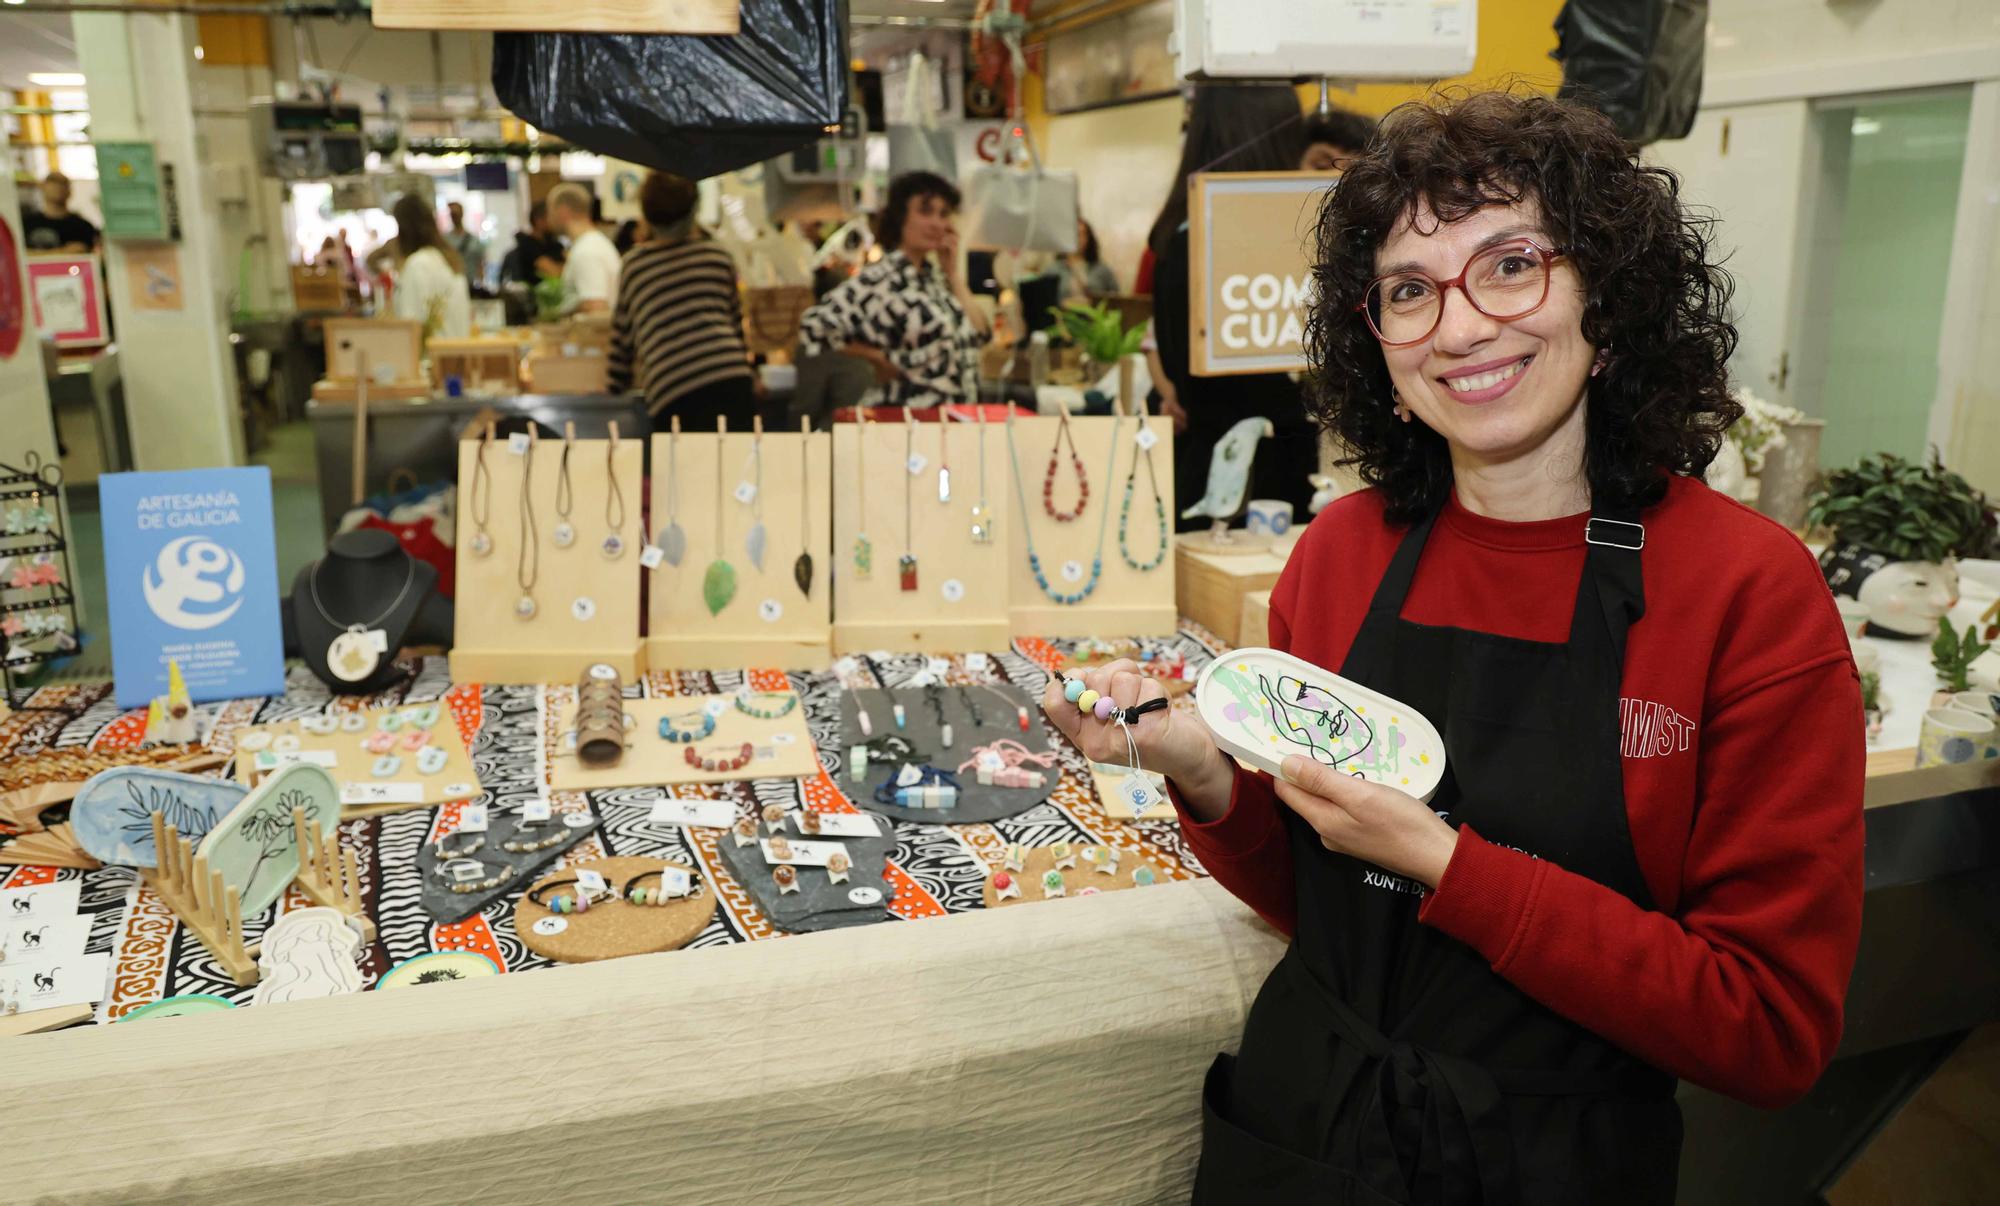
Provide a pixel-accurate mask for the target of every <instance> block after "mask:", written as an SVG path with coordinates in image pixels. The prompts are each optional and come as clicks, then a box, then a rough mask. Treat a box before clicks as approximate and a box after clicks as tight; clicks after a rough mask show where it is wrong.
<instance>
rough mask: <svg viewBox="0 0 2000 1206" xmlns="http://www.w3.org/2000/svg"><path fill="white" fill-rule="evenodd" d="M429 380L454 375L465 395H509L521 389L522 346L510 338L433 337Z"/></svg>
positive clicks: (438, 381) (440, 382)
mask: <svg viewBox="0 0 2000 1206" xmlns="http://www.w3.org/2000/svg"><path fill="white" fill-rule="evenodd" d="M430 353H431V381H432V383H433V384H435V385H436V386H437V387H438V389H439V390H443V389H444V383H445V378H447V377H457V378H458V379H459V382H460V384H461V385H462V386H463V387H464V390H465V392H466V393H468V394H476V395H480V396H484V397H501V398H509V397H512V396H514V395H515V394H518V393H520V392H521V345H520V344H519V343H517V342H515V341H514V340H512V339H502V338H491V337H489V338H483V339H433V340H431V346H430Z"/></svg>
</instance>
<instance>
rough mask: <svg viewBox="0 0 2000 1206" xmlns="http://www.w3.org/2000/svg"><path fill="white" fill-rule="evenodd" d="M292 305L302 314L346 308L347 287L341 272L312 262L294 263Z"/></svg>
mask: <svg viewBox="0 0 2000 1206" xmlns="http://www.w3.org/2000/svg"><path fill="white" fill-rule="evenodd" d="M292 307H293V308H294V309H296V310H297V311H298V312H299V313H301V314H311V313H313V312H315V311H320V310H345V309H346V308H347V289H346V288H345V286H343V285H342V283H341V279H340V273H338V272H335V271H334V270H333V269H331V268H315V267H313V266H311V265H310V264H294V265H292Z"/></svg>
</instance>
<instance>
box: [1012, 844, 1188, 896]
mask: <svg viewBox="0 0 2000 1206" xmlns="http://www.w3.org/2000/svg"><path fill="white" fill-rule="evenodd" d="M1113 849H1116V850H1118V869H1117V870H1116V871H1113V872H1111V873H1109V874H1106V873H1105V872H1102V871H1099V870H1098V869H1097V866H1096V864H1094V863H1090V862H1086V861H1085V860H1084V857H1083V852H1084V851H1085V850H1113ZM1070 850H1071V851H1072V852H1073V853H1074V854H1075V855H1076V865H1075V866H1074V867H1065V868H1063V871H1062V877H1063V897H1070V896H1080V895H1084V894H1085V893H1087V892H1088V891H1089V890H1090V889H1092V888H1095V889H1096V890H1097V891H1099V892H1117V891H1120V890H1122V889H1125V888H1131V887H1136V886H1137V885H1135V884H1134V883H1133V882H1132V873H1133V872H1134V871H1137V870H1138V869H1139V868H1140V867H1151V868H1152V869H1153V882H1154V883H1156V884H1163V883H1166V882H1168V876H1167V872H1166V869H1165V868H1164V867H1162V866H1160V864H1158V863H1156V862H1154V861H1152V860H1151V859H1149V858H1146V857H1145V856H1144V855H1140V854H1135V853H1133V852H1132V851H1130V850H1123V849H1119V848H1118V847H1112V846H1094V847H1093V846H1081V845H1077V844H1075V843H1072V844H1071V845H1070ZM1054 851H1055V847H1053V846H1036V847H1033V848H1032V849H1030V850H1029V851H1028V857H1027V858H1026V859H1025V860H1024V861H1023V863H1022V866H1021V869H1020V870H1019V871H1007V872H1006V873H1007V874H1008V875H1011V876H1013V877H1014V878H1015V879H1016V880H1018V881H1020V884H1021V894H1020V895H1019V896H1012V897H1009V898H1007V899H1006V900H1002V899H1000V894H999V890H998V889H996V888H995V887H994V886H993V877H994V876H995V875H997V874H999V873H1000V872H1002V871H1005V870H1006V868H1004V867H1002V866H997V865H996V866H991V867H988V868H987V869H986V885H985V887H984V888H983V889H982V891H983V892H984V893H985V896H986V907H987V908H989V909H998V908H1004V907H1006V906H1007V905H1017V904H1026V903H1028V902H1030V901H1035V900H1048V899H1051V898H1050V897H1048V896H1047V895H1045V894H1044V893H1043V892H1042V877H1043V876H1044V875H1046V874H1048V872H1049V871H1050V869H1052V868H1053V867H1054V866H1055V865H1056V857H1055V853H1054ZM1057 899H1060V898H1057Z"/></svg>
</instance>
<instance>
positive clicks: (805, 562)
mask: <svg viewBox="0 0 2000 1206" xmlns="http://www.w3.org/2000/svg"><path fill="white" fill-rule="evenodd" d="M799 428H800V430H799V543H800V544H802V545H805V546H806V547H805V548H803V549H801V550H800V551H799V559H798V560H797V561H794V562H792V581H794V582H796V583H798V584H799V593H800V594H802V595H804V596H805V597H806V598H808V599H810V598H812V593H813V558H812V551H811V550H812V544H811V540H812V508H811V506H810V504H811V502H812V490H811V489H809V488H808V484H809V480H810V478H811V477H812V432H811V430H810V429H809V428H807V427H806V425H805V424H803V423H801V424H800V425H799Z"/></svg>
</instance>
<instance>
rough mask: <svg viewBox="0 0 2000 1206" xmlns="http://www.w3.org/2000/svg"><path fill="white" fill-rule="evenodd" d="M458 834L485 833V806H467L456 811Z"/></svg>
mask: <svg viewBox="0 0 2000 1206" xmlns="http://www.w3.org/2000/svg"><path fill="white" fill-rule="evenodd" d="M458 832H460V833H485V832H486V805H484V804H467V805H466V806H465V807H463V808H461V809H459V810H458Z"/></svg>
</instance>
